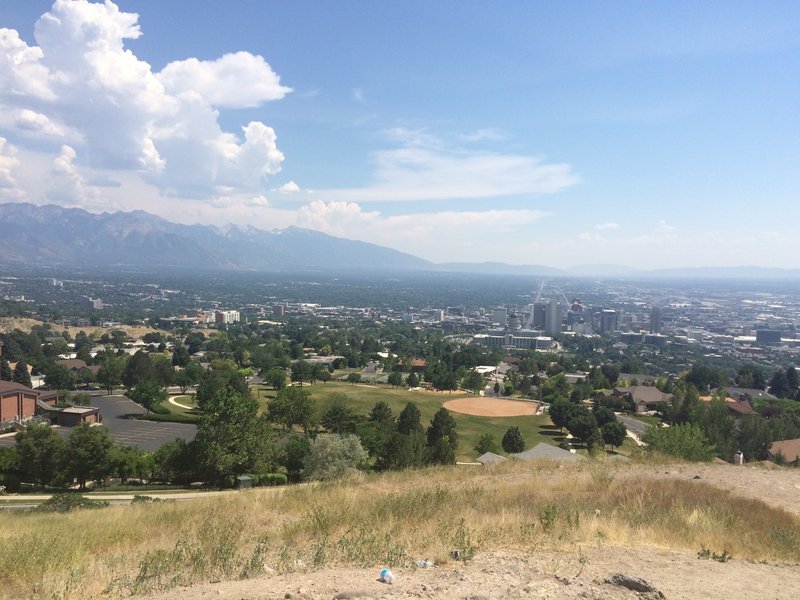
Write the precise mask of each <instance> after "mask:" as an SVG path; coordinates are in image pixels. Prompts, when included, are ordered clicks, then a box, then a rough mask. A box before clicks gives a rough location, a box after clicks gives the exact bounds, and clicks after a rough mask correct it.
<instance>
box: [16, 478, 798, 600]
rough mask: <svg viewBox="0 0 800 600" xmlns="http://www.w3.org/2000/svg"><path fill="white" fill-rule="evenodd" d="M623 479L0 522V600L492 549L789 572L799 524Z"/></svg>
mask: <svg viewBox="0 0 800 600" xmlns="http://www.w3.org/2000/svg"><path fill="white" fill-rule="evenodd" d="M628 468H629V467H628V466H625V465H612V464H605V463H589V464H586V465H576V466H569V467H567V466H564V467H556V466H554V465H551V464H538V465H537V464H533V465H531V464H521V463H516V462H515V463H513V464H509V463H506V464H502V465H498V466H496V467H494V468H482V469H460V468H434V469H427V470H422V471H417V472H412V473H389V474H384V475H370V476H365V477H363V478H361V479H360V480H358V481H351V482H347V483H338V484H327V485H304V486H297V487H293V488H285V489H280V490H276V489H264V490H249V491H242V492H238V493H232V494H228V495H224V496H222V497H216V498H205V499H198V500H195V501H191V502H183V503H156V504H139V505H132V506H130V507H110V508H106V509H101V510H97V511H87V512H81V513H75V514H69V515H39V514H9V515H4V518H3V519H2V521H0V536H1V537H2V539H3V544H2V546H0V565H2V566H0V597H3V598H21V597H25V598H48V599H64V600H69V599H72V598H94V597H101V596H103V597H105V596H109V595H110V596H125V595H128V594H130V593H131V592H133V593H145V592H157V591H158V590H161V589H167V588H170V587H173V586H175V585H179V584H188V583H193V582H197V581H208V580H209V579H236V578H240V577H248V576H253V575H256V574H260V573H263V572H264V565H267V566H268V567H269V568H271V569H273V570H275V571H277V572H294V571H305V570H311V569H315V568H321V567H323V566H331V565H333V566H344V565H350V566H362V567H373V566H380V565H388V566H402V565H405V566H409V565H410V564H412V561H413V560H414V559H419V558H433V559H435V560H437V561H439V562H442V561H447V560H449V559H448V556H449V553H450V551H451V550H454V549H458V550H459V551H460V552H461V554H462V556H463V557H465V558H467V559H468V558H469V557H470V556H471V555H473V554H474V553H475V552H478V551H481V550H488V549H502V548H509V549H519V550H522V551H531V550H536V549H540V550H568V549H574V548H575V547H576V546H584V547H587V546H589V545H610V546H625V547H656V548H662V549H672V550H680V551H686V552H691V553H694V552H697V551H699V550H701V549H703V548H708V549H710V550H711V551H714V552H722V551H725V552H727V553H729V554H731V555H733V556H734V557H735V558H736V559H750V560H771V561H793V562H796V561H798V560H800V520H798V518H797V517H796V516H795V515H792V514H790V513H788V512H785V511H783V510H780V509H777V508H772V507H769V506H767V505H765V504H763V503H762V502H760V501H757V500H747V499H742V498H740V497H735V496H732V495H731V494H730V493H728V492H725V491H721V490H719V489H717V488H715V487H712V486H710V485H708V484H706V483H703V482H699V481H690V480H675V479H656V478H652V477H649V476H634V475H630V476H625V477H620V476H619V475H621V473H620V472H619V471H618V470H624V469H628Z"/></svg>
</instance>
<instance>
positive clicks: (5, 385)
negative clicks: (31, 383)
mask: <svg viewBox="0 0 800 600" xmlns="http://www.w3.org/2000/svg"><path fill="white" fill-rule="evenodd" d="M39 402H42V403H44V404H46V405H48V406H55V405H56V403H57V402H58V392H52V391H39V390H34V389H31V388H29V387H27V386H24V385H22V384H20V383H15V382H13V381H1V380H0V423H2V422H20V421H26V420H28V419H30V418H31V417H32V416H33V415H35V414H36V413H37V412H38V410H37V409H38V403H39Z"/></svg>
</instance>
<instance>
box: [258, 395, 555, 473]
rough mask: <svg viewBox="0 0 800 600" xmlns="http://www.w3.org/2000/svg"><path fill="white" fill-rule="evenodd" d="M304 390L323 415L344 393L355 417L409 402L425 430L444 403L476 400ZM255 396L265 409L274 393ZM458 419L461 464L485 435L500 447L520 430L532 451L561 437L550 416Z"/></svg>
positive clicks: (397, 411) (398, 407)
mask: <svg viewBox="0 0 800 600" xmlns="http://www.w3.org/2000/svg"><path fill="white" fill-rule="evenodd" d="M303 389H307V390H308V391H309V392H311V397H312V398H314V399H315V400H316V401H317V404H318V406H319V411H320V414H322V413H323V412H324V411H325V409H326V408H327V406H328V405H329V403H330V402H331V399H332V398H333V396H334V395H335V394H343V395H344V396H345V397H346V398H347V400H348V402H349V405H350V406H351V407H352V409H353V411H354V412H355V413H356V414H360V415H368V414H369V411H370V410H372V407H373V406H374V405H375V403H376V402H385V403H386V404H388V405H389V406H390V407H391V409H392V413H393V414H394V416H395V417H396V416H397V415H399V414H400V411H402V410H403V408H404V407H405V406H406V404H408V403H409V402H414V403H415V404H416V405H417V406H418V407H419V410H420V413H422V424H423V426H424V427H426V428H427V426H428V425H429V424H430V421H431V419H432V418H433V415H434V413H435V412H436V411H437V410H439V409H440V408H441V407H442V406H443V405H444V403H445V402H448V401H450V400H456V399H458V398H467V397H474V396H473V395H472V394H469V393H466V392H452V393H450V392H431V391H428V390H424V389H416V390H409V389H407V388H392V387H391V386H389V385H380V384H378V385H373V384H357V385H353V384H350V383H344V382H338V381H329V382H327V383H315V384H313V385H304V386H303ZM253 394H254V395H256V397H257V398H258V399H259V402H260V403H261V404H262V406H266V404H267V403H268V402H269V399H270V398H273V397H274V396H275V392H274V390H272V389H269V388H267V387H262V388H261V389H260V390H256V389H253ZM451 414H452V415H453V417H454V418H455V420H456V425H457V431H458V438H459V443H458V451H457V452H456V459H457V460H459V461H473V460H475V458H476V456H477V455H476V453H475V451H474V450H473V448H474V447H475V445H476V444H477V443H478V440H479V439H480V437H481V436H482V435H483V434H486V433H488V434H490V435H492V436H493V437H494V439H495V441H496V442H497V445H498V447H499V446H500V441H501V440H502V439H503V435H504V434H505V432H506V431H507V430H508V428H509V427H519V429H520V432H521V433H522V435H523V437H524V438H525V443H526V448H531V447H533V446H535V445H536V444H538V443H539V442H548V443H551V444H553V443H555V444H557V443H558V441H559V439H560V437H561V434H559V432H558V430H555V431H553V430H551V429H550V428H549V427H548V426H549V424H550V420H549V419H548V417H547V416H523V417H478V416H473V415H465V414H461V413H457V412H451Z"/></svg>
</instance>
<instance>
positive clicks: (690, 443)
mask: <svg viewBox="0 0 800 600" xmlns="http://www.w3.org/2000/svg"><path fill="white" fill-rule="evenodd" d="M642 441H643V442H644V443H645V444H647V446H648V448H649V449H650V450H652V451H655V452H661V453H663V454H670V455H672V456H678V457H680V458H683V459H686V460H692V461H704V462H708V461H710V460H712V459H713V458H714V446H713V445H712V444H711V442H709V441H708V438H707V437H706V436H705V434H704V433H703V430H702V429H701V428H700V427H699V426H698V425H694V424H693V423H683V424H679V425H673V426H671V427H664V428H659V427H655V426H651V427H650V428H648V430H647V431H646V432H645V433H644V435H643V436H642Z"/></svg>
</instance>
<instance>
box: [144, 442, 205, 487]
mask: <svg viewBox="0 0 800 600" xmlns="http://www.w3.org/2000/svg"><path fill="white" fill-rule="evenodd" d="M201 476H202V475H201V474H199V473H198V465H197V456H196V454H195V452H194V447H192V448H190V447H189V444H188V443H187V442H186V440H184V439H181V438H178V439H177V440H174V441H172V442H167V443H166V444H164V445H162V446H161V447H160V448H159V449H158V450H156V451H155V453H154V454H153V479H155V480H157V481H169V482H171V483H175V484H179V485H187V484H189V483H191V482H192V481H195V480H196V479H198V478H199V477H201Z"/></svg>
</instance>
